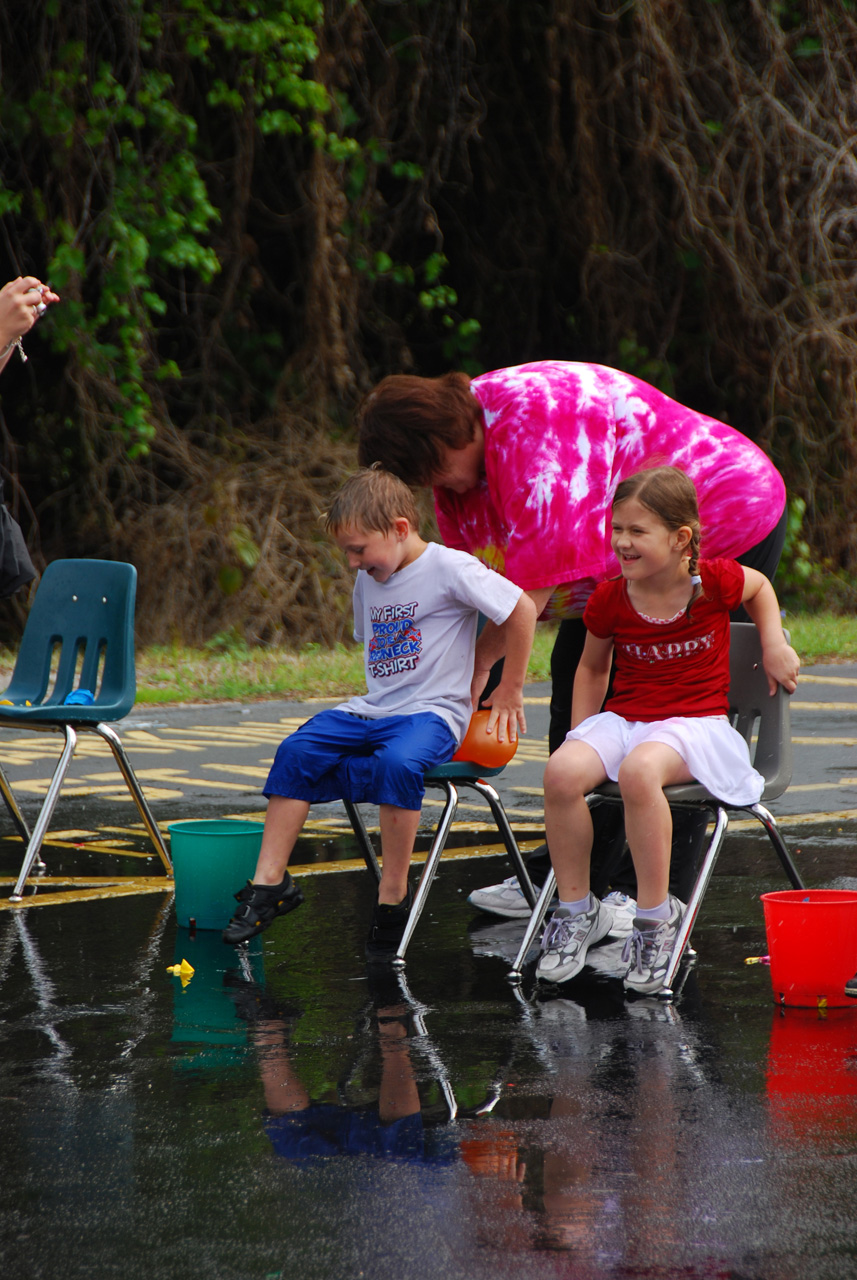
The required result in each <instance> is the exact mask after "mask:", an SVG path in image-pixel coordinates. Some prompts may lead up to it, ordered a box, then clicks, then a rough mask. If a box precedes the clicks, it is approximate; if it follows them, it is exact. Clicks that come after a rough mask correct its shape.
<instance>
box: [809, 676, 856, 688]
mask: <svg viewBox="0 0 857 1280" xmlns="http://www.w3.org/2000/svg"><path fill="white" fill-rule="evenodd" d="M800 683H801V684H802V685H804V684H841V685H850V686H851V687H852V688H857V676H810V675H803V674H801V677H800Z"/></svg>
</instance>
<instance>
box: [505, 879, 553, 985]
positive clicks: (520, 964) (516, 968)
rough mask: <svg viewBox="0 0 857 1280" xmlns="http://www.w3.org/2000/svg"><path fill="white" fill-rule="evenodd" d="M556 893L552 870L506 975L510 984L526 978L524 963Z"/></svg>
mask: <svg viewBox="0 0 857 1280" xmlns="http://www.w3.org/2000/svg"><path fill="white" fill-rule="evenodd" d="M555 892H556V876H555V875H554V873H553V870H552V869H551V870H550V871H549V872H548V876H547V879H546V880H545V882H544V885H543V886H542V891H541V893H540V894H539V899H538V902H537V903H536V905H535V907H534V908H533V914H532V915H531V916H530V919H529V923H528V924H527V930H526V933H525V934H524V937H523V941H522V942H521V945H520V948H519V950H518V954H517V955H516V956H515V961H514V964H513V965H512V967H511V969H510V970H509V972H508V973H507V974H506V977H507V978H508V980H509V981H510V982H513V983H519V982H520V981H521V980H522V978H523V976H524V975H523V969H524V963H525V961H526V959H527V952H528V951H529V949H530V947H531V946H532V945H533V942H534V941H535V937H536V934H537V933H538V931H539V929H540V928H541V927H542V923H543V921H544V918H545V915H546V914H547V909H548V903H549V902H550V900H551V898H552V897H553V895H554V893H555Z"/></svg>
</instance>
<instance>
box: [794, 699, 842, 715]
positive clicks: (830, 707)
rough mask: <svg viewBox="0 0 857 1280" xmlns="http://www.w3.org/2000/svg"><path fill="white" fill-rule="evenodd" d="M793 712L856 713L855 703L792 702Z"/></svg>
mask: <svg viewBox="0 0 857 1280" xmlns="http://www.w3.org/2000/svg"><path fill="white" fill-rule="evenodd" d="M791 710H792V712H793V713H794V712H795V711H857V702H793V703H792V704H791Z"/></svg>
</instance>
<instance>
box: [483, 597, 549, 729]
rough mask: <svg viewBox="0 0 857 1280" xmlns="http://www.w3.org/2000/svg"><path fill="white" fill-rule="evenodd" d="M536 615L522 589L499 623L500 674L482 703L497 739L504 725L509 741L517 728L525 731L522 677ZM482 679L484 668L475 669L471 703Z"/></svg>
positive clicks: (524, 678)
mask: <svg viewBox="0 0 857 1280" xmlns="http://www.w3.org/2000/svg"><path fill="white" fill-rule="evenodd" d="M537 617H538V614H537V612H536V606H535V604H534V603H533V601H532V600H531V599H530V597H529V595H528V594H527V592H526V591H524V592H522V593H521V595H520V596H519V597H518V603H517V604H516V605H515V607H514V609H513V610H512V612H511V613H510V614H509V616H508V618H507V619H506V621H505V622H504V623H503V625H502V627H501V628H499V630H500V631H501V632H502V634H503V636H504V637H505V644H504V646H503V647H504V654H505V661H504V663H503V678H502V679H501V681H500V683H499V684H498V685H497V688H496V689H495V690H494V692H493V693H492V694H491V695H490V697H487V698H486V699H485V700H484V703H483V705H484V706H486V707H490V708H491V714H490V715H489V717H488V733H492V732H493V731H494V726H495V725H496V726H497V741H498V742H504V741H505V735H506V731H507V729H508V733H509V741H510V742H514V741H515V739H516V738H517V736H518V732H519V731H520V732H521V733H526V732H527V718H526V716H525V715H524V681H525V680H526V678H527V665H528V663H529V661H530V650H531V649H532V647H533V636H534V635H535V631H536V618H537ZM483 630H484V628H483ZM485 679H486V673H485V672H484V671H482V672H479V671H474V676H473V685H472V686H471V696H472V698H474V699H475V701H474V703H473V705H474V706H476V704H477V702H478V700H479V695H480V694H481V692H482V690H483V689H484V688H485ZM480 681H481V682H480ZM477 683H479V688H478V689H476V685H477Z"/></svg>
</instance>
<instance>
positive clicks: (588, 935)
mask: <svg viewBox="0 0 857 1280" xmlns="http://www.w3.org/2000/svg"><path fill="white" fill-rule="evenodd" d="M611 923H612V918H611V917H610V916H609V915H608V913H607V912H606V911H603V910H602V908H601V903H600V902H599V901H598V899H597V898H596V897H594V896H593V895H592V894H591V893H590V895H589V910H588V911H581V912H579V913H578V914H577V915H574V916H572V915H569V913H568V911H567V909H566V908H565V907H557V909H556V911H555V912H554V913H553V915H552V916H551V918H550V920H549V921H548V923H547V926H546V928H545V931H544V935H543V937H542V954H541V956H540V958H539V963H538V965H537V966H536V977H537V978H544V979H545V981H546V982H566V981H567V980H568V979H569V978H574V977H575V976H576V975H577V974H578V973H580V970H581V969H582V968H583V966H584V965H585V964H586V953H587V951H588V950H589V948H590V947H591V946H593V945H594V943H596V942H600V941H601V939H602V938H606V937H607V934H608V933H609V932H610V926H611Z"/></svg>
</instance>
